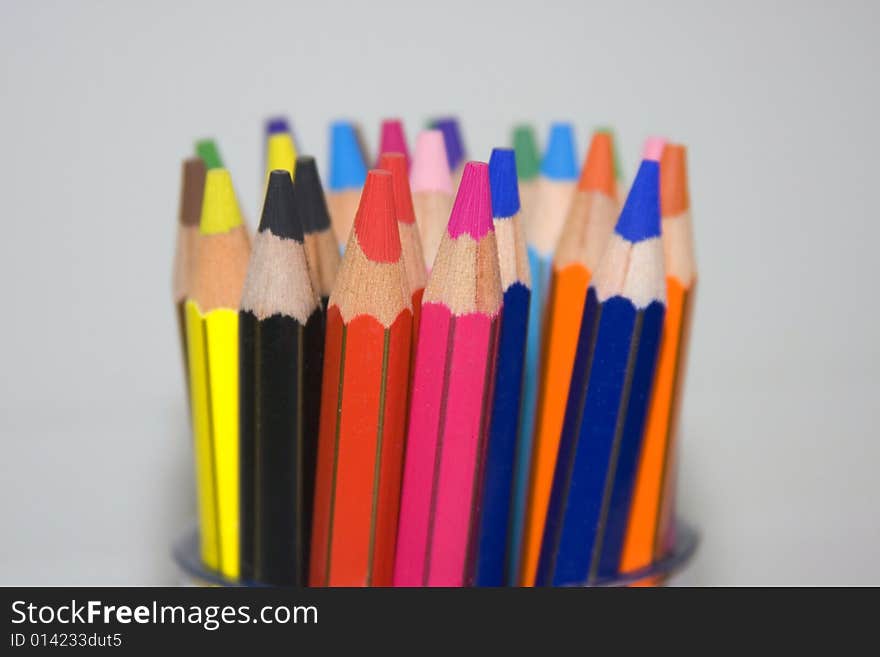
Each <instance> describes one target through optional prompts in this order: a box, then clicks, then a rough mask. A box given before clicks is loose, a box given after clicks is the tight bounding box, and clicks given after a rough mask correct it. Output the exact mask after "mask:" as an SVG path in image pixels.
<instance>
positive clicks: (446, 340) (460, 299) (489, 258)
mask: <svg viewBox="0 0 880 657" xmlns="http://www.w3.org/2000/svg"><path fill="white" fill-rule="evenodd" d="M501 306H502V293H501V280H500V273H499V266H498V251H497V246H496V240H495V231H494V228H493V225H492V207H491V197H490V191H489V171H488V167H487V165H486V164H483V163H478V162H469V163H468V164H467V165H466V167H465V170H464V173H463V175H462V181H461V185H460V187H459V190H458V195H457V197H456V200H455V205H454V206H453V208H452V213H451V216H450V218H449V223H448V226H447V230H446V234H445V235H444V237H443V241H442V243H441V244H440V250H439V252H438V254H437V258H436V260H435V261H434V267H433V269H432V271H431V275H430V277H429V279H428V284H427V287H426V288H425V293H424V296H423V298H422V321H421V326H420V328H419V336H418V346H417V348H416V359H415V373H414V377H413V387H412V395H411V401H410V415H409V426H408V430H407V445H406V464H405V469H404V477H403V493H402V497H401V504H400V526H399V533H398V543H397V556H396V560H395V564H394V584H395V585H398V586H466V585H469V584H471V583H472V581H473V575H474V561H475V559H474V556H475V555H474V552H475V549H476V541H475V536H476V525H477V520H478V518H479V512H478V511H479V509H478V495H479V492H480V491H481V489H482V487H481V479H482V470H483V461H484V458H485V450H486V442H487V435H488V424H489V417H490V411H491V403H492V385H493V381H494V369H495V355H496V349H497V332H498V320H499V317H500V313H501Z"/></svg>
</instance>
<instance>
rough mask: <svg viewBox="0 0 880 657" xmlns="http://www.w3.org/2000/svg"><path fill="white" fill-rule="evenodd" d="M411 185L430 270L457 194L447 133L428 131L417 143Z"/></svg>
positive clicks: (410, 175) (410, 179)
mask: <svg viewBox="0 0 880 657" xmlns="http://www.w3.org/2000/svg"><path fill="white" fill-rule="evenodd" d="M409 184H410V188H411V189H412V197H413V207H414V208H415V212H416V224H417V225H418V227H419V235H420V236H421V238H422V251H423V252H424V254H425V264H426V265H427V266H428V269H430V268H431V267H432V266H433V264H434V258H436V257H437V250H438V249H439V248H440V242H441V241H442V240H443V236H444V235H445V234H446V222H447V221H448V220H449V211H450V209H451V208H452V195H453V193H454V192H453V189H452V174H450V173H449V161H448V160H447V158H446V146H445V144H444V142H443V133H442V132H440V131H439V130H425V131H423V132H421V133H420V134H419V136H418V139H416V150H415V155H413V161H412V168H411V169H410V171H409Z"/></svg>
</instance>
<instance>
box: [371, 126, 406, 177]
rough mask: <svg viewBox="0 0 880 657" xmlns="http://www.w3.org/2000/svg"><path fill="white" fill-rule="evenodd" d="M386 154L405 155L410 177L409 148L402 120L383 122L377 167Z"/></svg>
mask: <svg viewBox="0 0 880 657" xmlns="http://www.w3.org/2000/svg"><path fill="white" fill-rule="evenodd" d="M386 153H403V157H404V158H405V159H406V173H407V175H409V165H410V160H409V148H408V147H407V145H406V132H404V130H403V121H401V120H400V119H385V120H384V121H382V127H381V129H380V131H379V155H378V156H377V158H376V166H377V167H378V166H379V164H378V161H379V160H381V159H382V156H383V155H385V154H386Z"/></svg>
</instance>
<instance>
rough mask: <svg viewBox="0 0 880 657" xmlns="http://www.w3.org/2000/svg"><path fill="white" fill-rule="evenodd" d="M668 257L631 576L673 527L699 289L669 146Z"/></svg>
mask: <svg viewBox="0 0 880 657" xmlns="http://www.w3.org/2000/svg"><path fill="white" fill-rule="evenodd" d="M660 200H661V209H662V217H663V221H662V224H663V252H664V262H665V265H666V294H667V305H666V319H665V320H664V328H663V338H662V341H661V344H660V356H659V360H658V362H657V372H656V375H655V380H654V388H653V394H652V399H651V405H650V407H649V411H648V419H647V423H646V427H645V438H644V445H643V447H642V453H641V457H640V461H639V469H638V475H637V477H636V487H635V490H634V492H633V502H632V509H631V511H630V516H629V525H628V527H627V536H626V542H625V544H624V551H623V556H622V558H621V564H620V567H621V570H622V571H624V572H629V571H633V570H638V569H640V568H643V567H645V566H647V565H649V564H650V563H651V562H652V561H653V560H655V559H656V558H658V557H660V556H662V554H663V552H664V551H665V549H666V548H667V547H668V546H667V545H664V539H665V538H666V537H667V536H668V534H669V530H670V525H671V523H672V522H673V521H674V518H673V517H672V516H673V514H672V513H670V512H669V509H670V508H671V507H672V504H671V503H670V502H671V500H670V497H671V496H672V494H671V491H670V490H669V489H670V488H672V487H673V486H674V476H671V474H673V473H671V472H670V471H671V469H672V461H673V459H674V452H675V439H676V433H677V430H678V419H679V414H680V410H681V389H682V385H683V382H684V374H685V371H686V365H687V353H688V337H689V333H690V323H691V313H692V309H693V299H694V292H695V286H696V261H695V258H694V247H693V233H692V224H691V212H690V200H689V196H688V186H687V163H686V152H685V147H684V146H680V145H674V144H670V145H667V146H666V149H665V150H664V151H663V158H662V160H661V162H660Z"/></svg>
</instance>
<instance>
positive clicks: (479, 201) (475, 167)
mask: <svg viewBox="0 0 880 657" xmlns="http://www.w3.org/2000/svg"><path fill="white" fill-rule="evenodd" d="M446 230H447V232H448V233H449V235H450V237H453V238H455V237H458V236H459V235H461V234H462V233H468V234H469V235H470V236H471V237H472V238H474V239H475V240H478V239H480V238H481V237H483V235H485V234H486V233H488V232H490V231H492V230H494V228H493V226H492V196H491V193H490V191H489V165H488V164H486V163H485V162H468V163H467V164H465V165H464V173H462V176H461V184H460V185H459V186H458V194H457V195H456V196H455V203H454V205H453V206H452V214H451V215H450V216H449V224H448V225H447V227H446Z"/></svg>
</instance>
